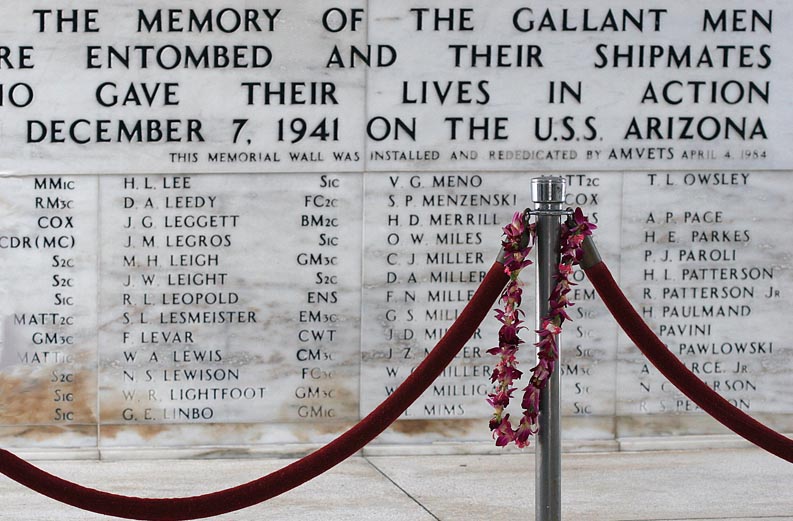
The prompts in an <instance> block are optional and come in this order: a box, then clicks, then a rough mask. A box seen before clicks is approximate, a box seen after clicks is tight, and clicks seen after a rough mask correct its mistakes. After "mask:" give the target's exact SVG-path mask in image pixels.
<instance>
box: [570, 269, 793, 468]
mask: <svg viewBox="0 0 793 521" xmlns="http://www.w3.org/2000/svg"><path fill="white" fill-rule="evenodd" d="M584 271H585V272H586V274H587V276H588V277H589V280H590V281H592V285H593V286H594V287H595V290H596V291H597V292H598V294H599V295H600V298H602V299H603V302H605V304H606V307H607V308H608V309H609V311H611V314H612V315H614V318H615V319H616V320H617V322H618V323H619V325H620V326H621V327H622V329H623V330H624V331H625V333H626V334H627V335H628V337H630V339H631V340H632V341H633V343H634V344H636V347H638V348H639V350H640V351H641V352H642V353H643V354H644V356H646V357H647V358H648V359H649V360H650V362H652V363H653V365H654V366H655V367H656V368H658V370H659V371H661V373H662V374H663V375H664V376H665V377H666V378H667V380H669V381H670V382H671V383H672V384H673V385H674V386H675V387H677V388H678V389H680V390H681V391H682V392H683V394H685V395H686V396H688V397H689V398H690V399H691V400H692V401H693V402H694V403H696V404H697V405H699V406H700V407H701V408H702V409H703V410H704V411H706V412H707V413H708V414H710V415H711V416H713V417H714V418H715V419H716V420H718V421H719V422H721V423H722V424H723V425H724V426H726V427H727V428H729V429H730V430H732V431H733V432H735V433H736V434H739V435H740V436H743V437H744V438H746V439H747V440H749V441H751V442H752V443H754V444H755V445H757V446H759V447H761V448H763V449H765V450H767V451H768V452H770V453H772V454H775V455H777V456H779V457H780V458H782V459H784V460H787V461H789V462H791V463H793V440H791V439H790V438H787V437H785V436H783V435H782V434H779V433H778V432H776V431H774V430H772V429H769V428H768V427H766V426H765V425H763V424H762V423H760V422H758V421H757V420H755V419H754V418H752V417H751V416H749V415H748V414H746V413H745V412H743V411H742V410H740V409H738V408H737V407H735V406H734V405H732V404H731V403H730V402H728V401H727V400H725V399H724V398H722V397H721V396H719V394H718V393H716V392H715V391H714V390H713V389H711V388H710V387H708V386H707V384H705V382H703V381H702V380H700V379H699V378H698V377H697V376H696V375H695V374H694V373H692V372H691V371H689V370H688V368H687V367H686V366H685V365H684V364H683V363H682V362H681V361H680V360H678V359H677V357H675V355H673V354H672V353H671V352H670V351H669V349H668V348H667V347H666V345H664V343H663V342H661V340H660V339H659V338H658V337H657V336H655V333H653V332H652V330H651V329H650V328H649V327H648V326H647V324H645V323H644V321H643V320H642V319H641V317H640V316H639V314H638V313H637V312H636V310H634V309H633V306H631V303H630V302H628V299H627V298H625V295H624V294H623V293H622V291H621V290H620V288H619V286H617V283H616V282H615V281H614V278H613V277H612V276H611V273H610V272H609V269H608V268H607V267H606V265H605V264H604V263H603V262H599V263H597V264H595V265H594V266H592V267H590V268H586V269H585V270H584Z"/></svg>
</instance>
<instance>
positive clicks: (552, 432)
mask: <svg viewBox="0 0 793 521" xmlns="http://www.w3.org/2000/svg"><path fill="white" fill-rule="evenodd" d="M531 187H532V199H533V200H534V203H535V212H536V213H537V244H536V250H537V329H539V328H540V322H541V320H542V317H544V316H545V315H546V314H547V313H548V310H549V307H550V306H549V302H548V301H549V299H550V296H551V292H552V291H553V287H554V284H555V283H556V275H557V273H558V266H559V261H560V254H559V247H560V232H561V216H562V212H560V211H561V209H562V204H563V203H564V199H565V193H566V189H567V184H566V182H565V179H564V178H562V177H550V176H542V177H539V178H535V179H532V183H531ZM538 340H539V339H538ZM557 343H558V346H559V350H560V351H561V338H557ZM539 427H540V432H539V433H538V435H537V447H536V456H535V476H536V484H535V519H536V520H537V521H559V520H561V515H562V456H561V453H562V446H561V439H562V436H561V434H562V432H561V429H562V427H561V391H560V379H559V370H558V364H557V370H555V371H554V372H553V374H552V375H551V377H550V379H549V380H548V382H547V385H546V388H545V389H544V390H543V392H542V394H541V397H540V417H539Z"/></svg>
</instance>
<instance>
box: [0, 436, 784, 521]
mask: <svg viewBox="0 0 793 521" xmlns="http://www.w3.org/2000/svg"><path fill="white" fill-rule="evenodd" d="M533 460H534V457H533V455H532V454H518V455H516V454H506V455H464V456H460V455H443V456H440V455H434V456H433V455H420V456H366V457H363V456H358V457H354V458H351V459H349V460H347V461H345V462H344V463H342V464H341V465H339V466H337V467H335V468H334V469H331V470H330V471H329V472H328V473H326V474H324V475H322V476H320V477H318V478H316V479H314V480H313V481H311V482H309V483H307V484H305V485H303V486H301V487H298V488H297V489H295V490H292V491H291V492H288V493H286V494H284V495H282V496H280V497H277V498H274V499H272V500H270V501H268V502H266V503H263V504H260V505H257V506H254V507H251V508H248V509H246V510H242V511H239V512H234V513H230V514H227V515H223V516H218V517H214V518H211V519H215V520H218V521H220V520H238V521H247V520H257V521H259V520H290V521H302V520H317V519H320V520H322V521H341V520H376V521H380V520H384V521H402V520H404V521H424V520H444V521H445V520H449V521H469V520H531V519H534V461H533ZM286 462H288V460H284V459H241V460H232V459H213V460H196V459H187V460H167V461H163V460H152V459H148V460H146V459H144V460H132V461H130V460H127V461H85V460H77V461H38V462H36V463H37V464H38V465H39V466H41V467H43V468H45V469H46V470H48V471H50V472H53V473H55V474H57V475H60V476H62V477H67V478H69V479H71V480H74V481H77V482H79V483H81V484H84V485H87V486H91V487H96V488H101V489H103V490H109V491H113V492H118V493H123V494H127V495H143V496H162V497H166V496H170V497H172V496H180V495H195V494H200V493H204V492H209V491H213V490H215V489H218V488H222V487H228V486H233V485H236V484H239V483H242V482H244V481H248V480H251V479H255V478H257V477H259V476H261V475H262V474H265V473H267V472H270V471H271V470H274V469H277V468H279V467H281V466H282V465H284V464H285V463H286ZM0 498H2V499H0V519H2V520H13V521H34V520H35V521H73V520H74V521H77V520H80V521H91V520H108V519H111V518H109V517H106V516H101V515H97V514H91V513H87V512H82V511H80V510H77V509H75V508H72V507H70V506H67V505H62V504H60V503H57V502H54V501H52V500H50V499H48V498H45V497H41V496H39V495H37V494H35V493H33V492H31V491H29V490H27V489H25V488H23V487H22V486H20V485H18V484H16V483H15V482H12V481H10V480H9V479H7V478H5V477H4V476H0ZM562 504H563V516H564V519H566V520H570V521H579V520H597V521H608V520H612V521H633V520H643V521H650V520H652V521H661V520H670V521H671V520H675V521H678V520H725V521H726V520H729V521H744V520H746V521H748V520H752V521H757V520H765V519H767V520H776V521H779V520H793V465H791V464H789V463H787V462H785V461H783V460H781V459H778V458H776V457H774V456H771V455H768V454H766V453H764V452H761V451H759V450H756V449H718V450H695V451H694V450H692V451H666V452H611V453H571V454H565V455H564V457H563V502H562ZM112 519H115V518H112Z"/></svg>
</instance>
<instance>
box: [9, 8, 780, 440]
mask: <svg viewBox="0 0 793 521" xmlns="http://www.w3.org/2000/svg"><path fill="white" fill-rule="evenodd" d="M1 9H2V14H3V16H2V17H0V35H2V38H0V165H1V166H0V173H2V176H1V177H0V264H1V265H2V270H0V313H1V315H2V316H1V318H2V320H0V442H2V445H3V446H5V447H16V448H19V449H41V448H57V449H64V448H70V449H84V450H85V451H87V452H89V453H92V452H93V451H96V450H97V449H99V450H102V451H106V452H107V453H111V452H112V451H114V450H118V451H123V450H124V449H126V448H129V447H174V448H176V447H178V448H185V449H188V450H192V449H195V450H198V447H206V446H220V447H232V446H233V447H240V446H244V447H247V448H248V449H250V450H253V449H256V450H273V451H279V450H292V449H291V447H294V444H315V443H322V442H324V441H326V440H328V439H330V438H331V437H333V436H335V435H336V434H338V433H340V432H342V431H344V430H345V429H346V428H348V427H349V426H350V425H352V424H354V423H355V422H356V421H357V420H358V419H359V418H361V417H362V416H363V415H365V414H366V413H368V412H369V411H371V410H372V409H373V408H374V407H375V406H376V405H377V404H379V403H380V402H381V401H382V400H383V399H384V398H385V397H387V396H388V395H389V394H390V393H391V392H393V389H394V388H395V387H396V386H397V385H399V383H400V382H401V381H403V380H404V378H405V377H406V376H407V375H408V374H410V372H411V370H412V369H413V368H415V366H416V365H417V364H418V363H419V362H420V361H421V359H422V358H423V357H424V356H425V354H426V352H427V350H428V349H431V348H432V347H433V346H434V345H435V343H436V342H437V341H438V340H439V339H440V338H441V336H442V335H443V333H444V332H445V330H446V328H448V327H449V325H450V324H451V322H452V321H453V320H454V319H455V318H456V316H457V314H458V313H459V311H460V310H461V309H462V307H463V306H464V305H465V303H466V302H467V301H468V300H469V299H470V297H471V295H472V294H473V291H474V290H475V288H476V287H477V285H478V284H479V282H480V281H481V280H482V278H483V276H484V273H485V271H486V270H487V269H488V268H489V266H490V264H491V262H492V260H493V259H494V258H495V255H496V253H497V250H498V247H499V240H500V235H501V226H503V225H504V224H505V223H506V222H508V220H509V219H510V218H511V216H512V213H513V212H515V211H519V210H522V209H524V208H525V207H527V206H531V201H530V200H529V199H530V191H529V184H530V179H531V178H532V177H536V176H539V175H542V174H545V173H553V174H554V175H560V176H563V177H565V178H566V180H567V183H568V192H569V195H568V199H569V200H568V204H569V205H570V206H580V207H582V208H583V209H584V211H585V212H586V213H587V214H589V215H590V216H591V218H592V220H593V221H594V222H595V223H596V224H598V226H599V229H598V231H597V232H596V239H597V242H598V245H599V247H600V250H601V252H602V253H603V255H604V257H605V259H606V261H607V262H608V263H609V264H610V266H611V267H612V271H613V272H614V273H615V276H616V277H617V279H618V282H619V283H620V284H621V286H622V287H623V288H624V289H625V290H626V293H627V294H628V296H629V298H630V299H631V300H632V301H633V302H634V304H635V305H636V307H637V309H639V310H640V312H641V314H642V315H643V316H644V318H645V319H646V320H647V321H648V322H649V323H650V325H651V326H652V327H653V329H654V330H655V331H656V332H658V333H659V335H660V337H661V339H662V340H663V341H664V342H665V343H667V345H668V346H669V348H670V349H671V350H672V351H673V352H674V353H675V354H676V355H678V356H679V357H680V358H681V359H682V360H683V361H684V362H685V363H686V365H687V366H688V367H689V368H690V369H691V370H692V371H693V372H694V373H696V374H697V375H698V376H700V377H701V378H703V379H704V380H705V381H706V382H707V383H708V385H710V386H711V387H712V388H713V389H715V390H717V391H718V392H719V393H721V394H722V395H723V396H724V397H725V398H727V399H729V400H730V401H731V402H732V403H734V404H735V405H737V406H738V407H739V408H741V409H743V410H745V411H746V412H748V413H750V414H751V415H753V416H755V417H757V418H759V419H761V420H762V421H764V422H766V423H768V424H769V425H771V426H773V427H775V428H776V429H778V430H782V431H791V430H793V399H791V396H793V392H791V391H793V388H792V386H793V384H791V382H793V380H791V378H790V376H789V373H790V371H791V370H793V346H792V345H791V343H790V340H789V339H790V338H791V333H793V331H792V330H791V326H790V320H788V318H787V312H786V310H785V309H786V305H785V302H787V301H788V300H789V299H790V298H791V288H793V286H792V285H791V284H792V283H793V280H791V278H792V276H793V275H792V274H791V269H790V257H791V251H790V247H789V246H788V245H789V244H790V239H791V238H793V237H791V235H793V232H791V231H790V229H789V226H787V224H788V223H789V221H790V219H791V213H790V211H789V207H788V205H787V204H786V203H787V199H788V197H789V195H790V194H791V193H793V181H791V177H790V170H793V152H791V150H792V149H791V147H790V145H789V144H790V142H791V138H792V137H793V136H792V135H791V134H792V133H791V130H790V125H789V114H790V106H789V101H788V99H789V97H790V93H791V92H792V91H793V89H792V88H791V87H792V86H791V81H793V79H791V78H793V70H791V65H790V62H789V60H786V56H787V54H788V53H789V52H790V50H791V49H793V41H791V31H789V30H787V27H786V24H787V22H788V21H789V20H790V19H791V16H792V15H793V13H792V12H791V7H790V6H789V5H788V3H786V2H782V1H778V0H777V1H762V2H745V1H743V2H740V1H730V2H723V1H721V2H716V1H706V2H697V3H696V4H695V5H692V4H691V3H689V2H682V1H676V2H652V1H641V2H612V3H608V4H603V3H602V2H584V1H573V0H571V1H568V2H565V3H563V4H556V3H553V2H545V3H540V4H537V3H534V2H532V3H529V2H520V1H508V2H499V3H497V4H493V3H489V2H483V1H480V2H474V3H472V4H466V6H465V7H461V6H460V5H459V4H458V3H457V2H453V1H440V2H438V1H436V2H416V1H408V2H384V1H375V0H372V1H369V2H365V1H359V0H349V1H338V2H318V1H301V2H283V3H279V2H272V1H265V2H253V3H252V2H241V1H229V2H223V3H220V4H218V3H216V2H209V1H199V2H191V3H189V5H187V4H186V3H182V2H172V3H167V2H155V1H143V2H134V3H133V2H122V1H109V2H90V1H74V2H71V4H69V5H68V6H59V7H58V8H54V7H53V6H51V5H49V4H42V5H39V4H36V3H35V2H34V3H16V4H13V5H4V6H3V7H2V8H1ZM531 271H532V270H531V269H529V270H526V272H525V273H524V279H525V280H526V282H527V286H528V287H529V288H531V287H532V285H533V280H532V277H533V275H532V274H531ZM577 280H578V281H579V282H580V284H579V285H578V286H576V287H575V289H574V291H573V292H572V294H571V297H572V300H573V301H574V302H575V303H576V306H575V307H574V308H572V317H573V319H574V321H573V322H571V323H569V324H567V325H566V327H565V334H564V340H563V349H562V361H561V364H560V370H561V373H562V390H563V413H564V437H565V439H566V440H567V441H568V442H569V443H570V444H571V445H573V446H580V447H587V446H594V447H606V448H617V447H618V446H619V443H620V442H622V443H629V442H631V440H633V441H638V442H642V443H645V444H646V445H649V446H652V442H648V441H641V440H649V439H655V438H657V437H659V436H662V437H665V438H664V440H669V439H672V438H670V437H671V436H675V435H705V434H724V433H725V430H724V429H723V428H722V427H721V426H719V425H718V424H716V423H715V422H714V421H712V420H711V419H709V418H708V417H707V416H706V415H704V414H703V413H702V412H700V411H698V410H697V407H696V405H695V404H693V403H692V402H690V401H689V400H688V399H686V398H685V397H684V396H682V395H681V394H680V393H678V392H677V391H676V390H675V389H674V388H672V387H671V386H670V384H669V383H668V382H666V381H665V380H664V379H663V377H661V376H660V375H659V374H658V373H657V371H655V370H654V369H653V368H652V367H651V366H650V365H649V362H647V361H646V360H644V359H643V358H642V356H641V355H640V354H639V353H638V352H637V351H636V350H635V349H634V348H633V346H632V345H631V344H630V341H629V340H628V339H627V338H626V337H625V336H624V335H622V334H621V333H619V332H618V330H617V326H616V325H615V323H614V322H613V320H612V319H611V318H610V317H609V315H608V313H607V311H606V310H605V307H604V306H603V305H602V304H601V303H600V302H599V301H598V299H597V298H596V296H595V295H594V291H593V290H592V288H591V286H590V285H589V284H588V283H587V282H586V281H584V280H582V276H581V274H580V273H579V274H577ZM527 300H529V302H528V306H527V307H528V314H529V316H532V313H533V311H532V308H533V305H534V304H533V303H532V302H530V301H531V299H527ZM497 329H498V328H497V324H496V323H495V320H488V321H486V322H485V323H483V324H482V326H481V328H480V330H479V331H478V332H477V334H476V335H475V336H474V338H473V339H472V340H471V341H470V342H469V343H468V345H467V346H466V347H465V348H464V349H463V351H461V353H460V355H459V356H458V357H457V358H456V360H455V362H454V363H453V364H452V365H451V366H450V367H449V368H447V369H446V370H445V371H444V373H443V375H442V376H441V378H439V379H438V380H437V381H436V382H435V383H434V384H433V385H432V386H431V387H430V389H429V390H428V391H427V392H426V393H425V394H424V395H423V396H422V398H421V399H420V400H419V401H418V402H416V404H415V405H413V406H412V407H411V408H409V409H408V411H407V412H406V413H405V414H404V416H403V418H402V419H401V420H400V421H398V422H397V423H396V424H395V425H394V426H393V427H392V428H391V429H389V430H388V431H387V432H386V433H384V434H383V435H382V436H380V437H379V438H378V439H377V440H376V441H375V442H374V444H375V445H379V446H381V447H382V446H387V445H391V444H424V443H433V442H435V443H438V442H483V443H487V442H488V440H489V439H490V435H489V432H488V431H487V418H488V417H489V414H490V411H489V408H488V406H487V404H486V403H485V397H486V395H487V393H488V392H489V391H490V383H489V376H490V373H491V370H492V366H493V365H494V363H495V362H494V360H493V359H492V357H490V355H488V354H487V353H486V350H487V349H489V348H490V347H492V346H493V345H495V343H496V342H497V340H496V332H497ZM530 351H531V349H530V348H527V349H525V354H524V359H523V364H524V369H528V367H530V364H531V354H530ZM634 446H639V445H638V444H636V445H634ZM373 450H376V449H373ZM382 450H386V449H382Z"/></svg>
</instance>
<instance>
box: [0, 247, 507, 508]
mask: <svg viewBox="0 0 793 521" xmlns="http://www.w3.org/2000/svg"><path fill="white" fill-rule="evenodd" d="M508 280H509V278H508V277H507V275H505V274H504V265H503V264H501V263H499V262H496V263H495V264H493V267H492V268H490V271H489V272H488V274H487V275H486V276H485V279H484V280H483V281H482V284H481V286H480V287H479V289H478V290H477V291H476V293H475V294H474V296H473V297H472V299H471V301H470V302H469V303H468V305H467V306H466V307H465V309H464V310H463V311H462V313H460V316H459V317H458V318H457V320H456V321H455V322H454V324H452V326H451V327H450V328H449V330H448V331H447V332H446V334H445V335H444V336H443V338H441V340H440V341H439V342H438V345H437V346H435V349H433V350H432V351H431V352H430V353H429V354H428V355H427V357H426V358H425V359H424V360H423V361H422V362H421V364H419V366H418V367H417V368H416V370H415V371H414V372H413V373H412V374H411V375H410V376H408V378H407V379H406V380H405V382H404V383H403V384H402V385H401V386H399V387H398V388H397V389H396V390H395V391H394V392H393V393H392V394H391V396H389V397H388V398H387V399H386V400H385V401H384V402H383V403H381V404H380V405H379V406H378V407H377V408H376V409H375V410H374V411H372V412H371V413H370V414H369V415H368V416H366V418H364V419H363V420H361V421H360V422H359V423H358V424H356V425H355V426H354V427H352V428H351V429H350V430H348V431H347V432H345V433H344V434H342V435H341V436H339V437H338V438H336V439H335V440H333V441H332V442H330V443H329V444H327V445H325V446H324V447H322V448H321V449H319V450H317V451H315V452H313V453H311V454H309V455H308V456H306V457H304V458H302V459H300V460H298V461H296V462H294V463H292V464H290V465H287V466H286V467H284V468H282V469H280V470H277V471H275V472H273V473H271V474H268V475H266V476H264V477H262V478H259V479H257V480H254V481H251V482H248V483H245V484H243V485H240V486H237V487H234V488H230V489H226V490H221V491H218V492H213V493H211V494H205V495H201V496H193V497H185V498H151V499H150V498H136V497H129V496H121V495H118V494H111V493H108V492H102V491H99V490H94V489H91V488H87V487H83V486H81V485H77V484H75V483H71V482H69V481H66V480H63V479H61V478H59V477H56V476H53V475H52V474H49V473H47V472H44V471H43V470H41V469H39V468H37V467H35V466H33V465H31V464H30V463H28V462H26V461H24V460H22V459H20V458H18V457H17V456H15V455H13V454H11V453H10V452H8V451H5V450H0V472H2V473H3V474H5V475H6V476H8V477H9V478H11V479H13V480H16V481H18V482H19V483H21V484H23V485H25V486H27V487H29V488H31V489H33V490H35V491H37V492H39V493H41V494H43V495H45V496H49V497H51V498H53V499H56V500H58V501H62V502H64V503H68V504H69V505H72V506H75V507H78V508H82V509H84V510H90V511H92V512H97V513H100V514H106V515H110V516H117V517H123V518H127V519H146V520H163V521H171V520H172V521H177V520H182V519H199V518H203V517H209V516H214V515H219V514H225V513H227V512H232V511H234V510H239V509H241V508H245V507H249V506H251V505H255V504H256V503H260V502H262V501H265V500H267V499H270V498H272V497H275V496H277V495H279V494H283V493H284V492H286V491H288V490H291V489H293V488H295V487H297V486H299V485H301V484H303V483H305V482H306V481H308V480H310V479H312V478H314V477H316V476H318V475H320V474H322V473H323V472H325V471H326V470H328V469H329V468H331V467H333V466H334V465H336V464H338V463H341V462H342V461H344V460H345V459H347V458H348V457H349V456H351V455H353V454H355V453H356V452H358V451H359V450H360V449H361V448H362V447H363V446H364V445H366V444H367V443H369V442H370V441H372V440H373V439H374V438H375V437H376V436H377V435H379V434H380V433H381V432H383V431H384V430H385V429H386V428H387V427H388V426H389V425H391V424H392V423H393V422H394V421H395V420H396V419H397V418H399V416H400V415H401V414H402V413H403V412H404V411H405V410H406V409H407V408H408V407H409V406H410V405H411V404H412V403H413V402H414V401H416V399H418V397H419V396H421V394H422V393H423V392H424V391H425V390H426V389H427V388H428V387H429V386H430V384H431V383H432V382H433V381H434V380H435V379H436V378H437V377H438V376H440V374H441V373H442V372H443V369H444V368H445V367H446V366H447V365H449V363H451V361H452V360H453V359H454V357H455V355H457V353H458V352H459V351H460V349H462V347H463V346H464V345H465V343H466V342H467V341H468V340H469V339H470V338H471V336H472V335H473V334H474V333H475V332H476V328H477V327H479V324H480V323H481V322H482V320H483V319H484V318H485V316H486V315H487V313H488V311H489V310H490V308H491V306H492V305H493V303H494V302H495V301H496V299H497V298H498V297H499V295H500V294H501V291H502V289H503V288H504V286H505V285H506V283H507V281H508Z"/></svg>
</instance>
